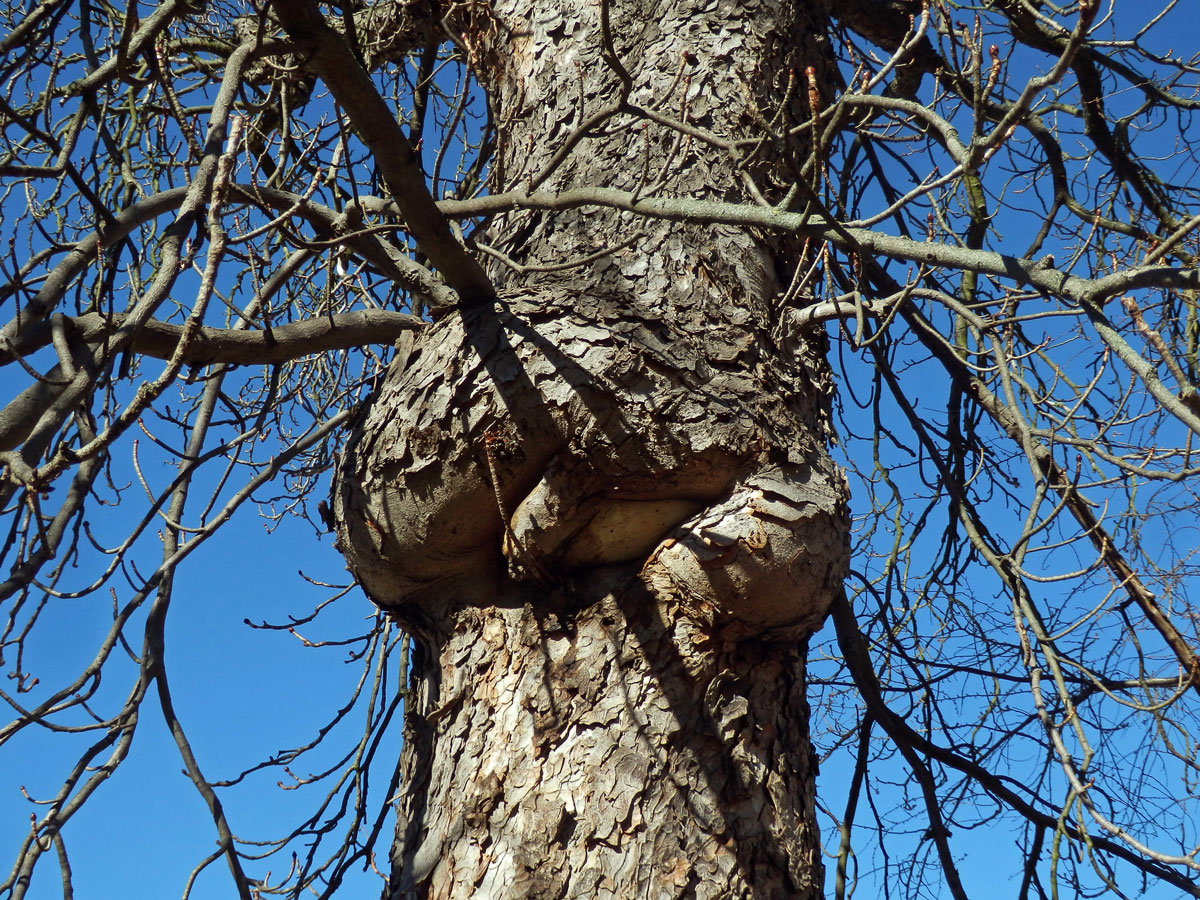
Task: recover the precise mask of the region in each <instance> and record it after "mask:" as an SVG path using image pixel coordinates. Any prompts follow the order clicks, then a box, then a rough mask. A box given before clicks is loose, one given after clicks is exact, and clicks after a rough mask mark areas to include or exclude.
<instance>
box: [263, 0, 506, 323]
mask: <svg viewBox="0 0 1200 900" xmlns="http://www.w3.org/2000/svg"><path fill="white" fill-rule="evenodd" d="M272 7H273V9H274V10H275V14H276V15H277V16H278V17H279V21H280V23H281V24H282V25H283V28H284V30H285V31H286V32H287V34H288V36H289V37H291V38H292V40H294V41H296V42H297V43H299V44H301V45H303V46H304V47H307V48H308V49H309V50H310V51H311V52H312V57H311V63H312V66H313V68H314V69H315V70H316V71H317V72H318V73H319V74H320V76H321V79H322V80H323V81H324V82H325V83H326V84H327V85H328V86H329V90H330V91H331V92H332V93H333V96H334V98H335V99H336V100H337V102H338V103H339V104H340V105H341V107H342V108H343V109H344V110H345V111H346V114H347V115H348V116H349V117H350V121H351V123H352V124H353V125H354V129H355V131H356V132H357V133H358V136H359V138H360V139H361V140H362V142H363V143H364V144H365V145H366V146H367V148H368V149H369V150H370V151H371V153H372V156H373V158H374V160H375V163H376V165H378V166H379V171H380V173H381V174H382V175H383V177H384V178H385V179H386V180H387V184H388V188H389V189H390V191H391V194H392V199H393V200H394V201H395V203H396V206H397V207H398V208H399V210H400V213H401V215H403V216H404V222H405V225H406V226H407V227H408V231H409V233H410V234H411V235H412V236H413V238H415V239H416V241H417V245H418V246H419V247H420V248H421V252H423V253H424V254H425V255H426V256H427V257H429V260H430V261H431V262H432V263H433V264H434V266H435V267H437V269H438V271H439V272H441V274H442V277H443V278H445V279H446V281H447V282H448V283H449V284H450V286H451V287H453V288H454V289H455V290H456V291H458V295H459V299H460V301H461V302H463V303H466V304H469V303H473V302H478V301H480V300H483V299H486V298H489V297H491V296H493V295H494V293H495V291H494V289H493V288H492V285H491V282H490V281H489V280H488V277H487V275H485V274H484V272H483V269H482V268H481V267H480V265H479V263H477V262H476V261H475V260H474V259H473V258H472V257H471V256H470V255H469V254H468V253H467V251H466V249H465V248H464V247H463V246H462V244H460V243H459V242H458V241H457V240H455V239H454V236H453V235H452V234H451V233H450V226H449V224H448V223H447V222H446V219H445V217H444V216H443V215H442V213H441V212H440V211H439V210H438V207H437V204H436V203H434V201H433V198H432V197H431V196H430V195H429V190H428V188H427V187H426V185H425V175H424V173H423V172H422V171H421V165H420V160H419V158H418V157H417V155H416V153H415V152H414V151H413V148H412V145H411V144H409V142H408V138H407V137H406V136H405V134H404V131H403V130H402V129H401V128H400V124H399V123H398V122H397V121H396V111H395V110H393V109H391V108H389V107H388V105H387V102H386V101H385V100H384V99H383V97H382V96H380V94H379V91H378V90H377V89H376V88H375V83H374V82H373V81H372V80H371V77H370V76H369V75H368V74H367V73H366V72H365V71H363V68H362V66H361V65H359V63H358V60H357V59H355V58H354V53H353V52H352V51H351V50H350V48H349V47H348V46H346V42H345V40H343V38H342V36H341V35H340V34H338V33H337V31H335V30H334V29H333V28H332V27H331V26H330V25H329V23H328V22H326V21H325V17H324V16H322V15H321V12H320V10H319V9H318V8H317V4H316V3H314V2H312V0H286V2H283V0H275V2H274V3H272Z"/></svg>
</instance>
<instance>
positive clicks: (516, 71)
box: [334, 0, 848, 898]
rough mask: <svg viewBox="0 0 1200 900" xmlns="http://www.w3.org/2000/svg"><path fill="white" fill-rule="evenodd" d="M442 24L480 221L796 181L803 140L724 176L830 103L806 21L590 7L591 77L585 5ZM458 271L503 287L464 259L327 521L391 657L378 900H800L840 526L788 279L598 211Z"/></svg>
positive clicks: (379, 403) (513, 242) (812, 341)
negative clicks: (393, 786) (614, 199)
mask: <svg viewBox="0 0 1200 900" xmlns="http://www.w3.org/2000/svg"><path fill="white" fill-rule="evenodd" d="M464 8H465V9H467V10H469V11H470V13H471V17H470V18H469V19H466V20H464V21H463V23H462V25H461V28H462V33H463V35H464V44H465V46H466V47H467V48H468V49H469V50H470V52H471V53H472V54H473V55H474V57H475V59H474V61H475V63H476V65H477V66H478V67H479V69H480V71H481V74H482V77H483V78H484V79H485V81H486V84H487V87H488V89H489V92H490V95H491V97H492V101H493V103H494V106H495V111H496V113H497V115H498V121H499V122H500V123H501V125H502V132H501V140H500V144H499V146H498V148H497V159H496V162H495V164H494V170H493V179H494V186H495V189H496V190H502V189H504V188H505V187H506V186H511V185H519V184H522V183H526V184H527V183H530V182H531V181H533V182H537V183H538V184H539V185H544V186H546V187H548V188H551V189H564V188H567V187H571V186H578V185H604V186H612V187H618V188H622V189H626V190H637V191H650V192H655V193H658V194H662V195H668V196H684V197H694V198H701V199H725V200H735V201H745V200H746V199H747V197H748V194H747V189H746V188H745V186H744V179H743V176H748V177H750V178H753V179H754V181H755V182H756V183H757V184H758V185H759V189H760V190H761V191H762V192H763V194H764V195H766V196H767V197H768V199H771V200H772V201H774V200H777V199H778V198H779V197H781V196H782V194H783V191H784V190H785V188H786V186H787V185H788V184H790V183H792V182H793V181H794V179H796V178H799V177H807V178H811V173H802V172H800V171H799V163H798V162H797V161H798V160H802V159H804V158H805V156H804V155H803V154H802V151H804V150H805V149H806V148H805V136H804V132H803V129H802V130H801V131H800V132H799V134H800V136H798V137H786V136H785V137H781V138H780V139H779V140H775V141H759V142H758V143H757V144H755V143H753V139H757V138H762V137H763V136H764V135H765V133H766V131H767V124H768V123H774V125H773V126H772V127H773V129H774V130H775V131H776V132H780V133H782V132H784V131H785V130H786V127H787V126H789V125H793V124H796V123H802V122H803V121H805V120H806V119H807V117H808V113H807V107H806V98H805V91H804V89H802V88H801V82H800V81H799V80H798V79H799V78H800V77H801V76H800V75H799V74H798V73H802V72H804V69H805V67H806V66H813V67H814V68H815V69H816V70H817V71H818V72H819V73H822V75H824V73H826V72H828V71H831V70H830V69H829V67H828V64H827V63H826V62H825V60H827V59H828V58H829V54H828V50H827V49H826V48H825V47H824V46H823V45H822V43H821V41H822V40H823V36H824V35H825V34H826V29H825V27H824V23H823V22H821V21H817V20H815V19H814V18H813V16H814V13H812V12H811V9H810V6H809V5H808V4H799V5H793V4H788V3H782V4H780V3H772V2H755V0H744V2H739V3H732V2H729V0H684V2H673V3H661V4H655V3H644V4H635V3H632V2H627V3H626V2H616V3H613V4H612V6H611V9H610V10H609V14H610V17H611V21H610V26H611V27H610V34H611V36H612V43H611V47H608V48H607V49H606V45H608V41H607V40H606V37H605V35H604V33H603V29H602V25H601V18H600V6H599V5H598V4H595V3H577V2H574V0H569V2H568V0H563V2H561V3H553V2H550V3H543V2H538V3H536V4H535V3H531V2H529V0H500V2H496V3H494V4H493V5H491V6H490V7H486V6H484V5H482V4H479V5H475V4H472V5H470V6H468V7H464ZM613 53H615V55H616V60H617V62H616V64H614V61H613V56H612V54H613ZM623 76H627V79H626V78H624V77H623ZM789 83H790V84H791V85H792V86H791V88H790V89H789ZM604 109H610V110H613V111H614V114H613V115H612V116H610V117H608V118H602V119H600V120H599V121H595V122H594V123H593V127H592V128H591V129H590V130H589V131H588V132H587V133H586V135H584V136H583V137H582V139H581V140H579V141H578V142H577V143H576V144H574V145H573V150H572V152H571V153H570V154H568V155H566V156H565V158H563V159H561V160H558V161H555V162H554V164H551V163H552V160H554V159H555V154H556V153H559V152H560V151H562V150H563V148H564V147H565V146H571V143H570V140H571V136H572V135H576V134H577V132H578V129H579V127H580V125H581V124H582V123H583V122H585V121H588V120H589V118H591V117H594V116H595V114H596V113H597V112H598V111H601V110H604ZM637 110H643V111H647V110H648V111H652V112H656V113H659V114H661V116H660V118H661V117H670V118H671V119H675V120H679V121H685V122H686V123H687V125H688V126H689V127H691V128H694V129H703V130H704V131H705V132H711V133H714V134H716V135H719V136H720V137H721V138H722V139H724V140H727V141H746V142H747V143H746V144H745V152H744V153H741V156H740V158H737V157H735V156H734V155H733V154H731V153H729V152H727V151H726V150H721V149H717V148H714V147H713V146H711V143H708V142H705V141H704V140H700V139H698V138H696V137H695V136H689V135H686V134H682V133H680V131H679V130H678V129H672V128H670V127H666V126H665V125H663V124H661V122H651V123H650V124H649V125H647V126H645V127H643V123H644V122H646V121H647V119H646V117H645V116H644V115H640V114H638V113H637ZM738 146H739V147H741V146H742V145H738ZM739 152H740V151H739ZM482 240H483V241H485V242H486V243H487V244H488V245H489V246H490V247H491V248H493V249H494V250H495V251H498V252H499V253H500V254H503V255H504V256H506V257H507V258H508V260H510V261H513V262H515V263H517V264H518V268H514V267H512V266H510V265H508V264H507V263H502V262H495V259H496V258H497V257H495V256H493V257H492V259H493V262H494V264H493V265H492V266H491V269H490V270H489V275H490V277H491V279H492V281H493V283H494V284H495V285H497V287H498V294H497V296H496V297H495V298H493V299H492V300H489V301H485V302H480V303H475V304H472V305H469V306H465V307H463V308H462V309H460V310H459V311H457V312H455V313H452V314H449V315H445V316H443V317H442V318H441V319H440V320H439V321H438V322H437V324H436V325H435V326H433V327H432V328H430V329H428V330H427V331H425V332H423V333H421V334H420V335H419V336H417V337H416V338H415V340H411V339H410V340H408V341H407V342H404V343H402V344H401V345H400V346H399V350H400V352H399V353H398V355H397V358H396V361H395V362H394V363H393V366H392V368H391V370H390V371H389V373H388V376H387V378H386V381H385V383H384V384H383V385H382V386H381V388H380V390H379V391H378V392H377V393H376V395H375V396H374V398H373V399H372V401H371V403H370V405H369V407H368V409H367V410H366V412H365V413H364V415H363V416H362V418H361V420H360V422H359V425H358V426H357V428H356V429H355V432H354V434H353V435H352V436H351V438H350V441H349V444H348V448H347V451H346V454H345V456H344V458H343V460H342V463H341V466H340V477H339V482H338V486H337V490H336V494H335V504H334V508H335V515H336V517H337V519H338V531H339V542H340V546H341V547H342V549H343V551H344V552H345V553H346V555H347V557H348V559H349V561H350V564H351V566H352V568H353V569H354V571H355V572H356V574H357V575H358V577H359V579H360V581H361V582H362V584H363V586H364V587H365V588H366V590H367V591H368V593H369V594H370V595H371V597H372V598H373V599H374V600H375V602H376V603H378V604H379V605H380V606H381V607H383V608H384V609H386V610H388V611H389V612H390V613H391V614H392V615H393V616H394V617H395V618H396V619H397V620H398V621H400V622H401V623H402V624H403V625H404V626H405V627H406V628H408V629H409V630H410V632H412V633H413V634H414V635H415V636H417V637H418V638H419V640H420V645H421V647H420V652H419V653H418V654H417V659H416V662H415V664H414V679H415V682H416V683H417V685H418V688H419V689H418V690H417V691H416V692H415V694H414V696H413V697H412V699H411V700H410V703H409V709H408V710H407V724H406V734H405V743H404V749H403V753H404V760H403V764H404V767H405V774H406V778H405V784H404V787H403V791H402V793H401V795H400V797H399V798H398V801H397V803H398V811H399V812H398V826H397V840H396V845H395V848H394V855H393V860H392V866H393V867H392V880H391V884H390V888H389V891H390V894H391V897H393V898H401V897H438V898H441V897H488V898H517V897H521V898H524V897H537V898H551V897H554V898H559V897H588V898H591V897H620V898H633V897H636V898H660V897H661V898H666V897H722V898H740V897H754V898H774V897H779V898H783V897H787V898H804V897H814V898H815V897H817V896H820V895H821V892H822V881H823V875H822V865H821V859H820V847H819V842H818V834H817V826H816V819H815V814H814V808H813V805H814V776H815V762H814V759H813V755H812V750H811V746H810V743H809V739H808V707H807V704H806V701H805V663H804V656H805V645H806V641H807V638H808V636H809V635H810V634H811V633H812V632H813V631H814V630H815V629H816V628H817V627H819V625H820V624H821V622H822V620H823V619H824V617H825V614H826V611H827V609H828V607H829V604H830V602H831V600H832V598H833V597H834V596H835V594H836V592H837V591H838V590H839V589H840V584H841V581H842V579H843V577H844V575H845V572H846V567H847V533H848V521H847V513H846V507H845V500H846V489H845V482H844V480H843V479H842V477H841V475H840V473H839V472H838V470H837V468H836V466H834V465H833V463H832V462H831V460H830V458H829V455H828V453H827V451H826V441H827V439H828V437H829V424H828V422H829V397H830V389H831V385H830V381H829V374H828V371H827V369H826V366H825V363H824V360H823V354H824V345H823V342H822V340H821V338H820V337H819V335H814V334H804V333H790V332H789V330H788V326H787V324H786V323H787V321H788V318H787V317H786V316H785V315H783V310H782V309H780V308H779V302H778V298H779V297H780V295H781V294H782V292H783V287H784V286H785V285H786V283H787V280H788V279H790V278H791V273H792V271H793V269H794V267H795V266H796V265H797V264H799V263H800V262H801V261H802V259H803V256H804V248H803V247H802V246H800V245H798V244H797V243H796V242H795V241H794V240H793V239H791V238H787V237H778V236H768V235H764V234H756V233H752V232H749V231H745V230H737V229H733V228H728V227H709V228H701V227H696V226H684V225H679V224H677V223H671V222H646V221H638V220H636V219H634V218H633V217H631V216H629V215H628V214H622V213H619V212H604V211H601V212H592V211H588V212H585V211H574V212H566V213H563V212H555V213H547V212H538V211H532V212H531V211H525V212H519V213H514V214H511V215H507V216H505V217H502V218H499V219H497V220H496V221H494V222H493V223H491V225H490V228H489V230H488V232H487V235H486V236H485V237H484V238H482ZM605 248H613V252H612V253H610V254H608V255H604V256H602V257H600V258H599V259H595V258H594V257H595V256H596V254H597V251H600V250H603V249H605ZM584 257H592V258H593V261H591V262H588V263H586V264H585V265H581V266H577V267H573V268H567V269H557V270H555V271H544V268H545V267H547V266H551V265H556V264H561V263H565V262H570V261H571V260H573V259H580V258H584ZM539 267H540V268H541V269H543V270H542V271H539ZM406 337H407V336H406Z"/></svg>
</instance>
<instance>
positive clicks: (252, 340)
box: [24, 309, 426, 366]
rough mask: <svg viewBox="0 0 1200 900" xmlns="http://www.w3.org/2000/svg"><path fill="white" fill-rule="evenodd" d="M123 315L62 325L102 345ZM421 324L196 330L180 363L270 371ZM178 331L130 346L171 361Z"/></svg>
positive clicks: (360, 318) (382, 340)
mask: <svg viewBox="0 0 1200 900" xmlns="http://www.w3.org/2000/svg"><path fill="white" fill-rule="evenodd" d="M125 318H126V317H125V316H124V315H112V316H106V315H101V314H100V313H87V314H86V315H82V316H75V317H69V316H68V317H64V324H66V326H67V327H68V328H73V329H74V330H75V332H76V333H77V334H78V335H79V336H80V337H81V338H83V340H85V341H87V342H88V343H89V344H95V343H99V342H101V341H103V340H104V339H105V337H107V336H108V335H109V334H112V333H114V332H116V331H117V330H118V329H119V328H120V327H121V325H122V324H123V322H124V320H125ZM425 324H426V323H425V322H424V321H423V320H421V319H419V318H417V317H416V316H410V315H406V314H405V313H399V312H392V311H390V310H385V309H362V310H356V311H355V312H348V313H338V314H337V315H331V316H318V317H316V318H312V319H303V320H302V321H299V322H289V323H288V324H286V325H279V326H277V327H275V328H272V329H270V330H269V331H266V330H263V331H244V330H241V329H233V328H200V329H199V330H198V331H197V332H196V333H195V334H194V335H193V336H192V338H191V341H190V343H189V344H188V347H187V350H186V352H185V353H184V357H183V362H184V363H185V364H186V365H189V366H202V365H210V364H228V365H244V366H252V365H270V364H273V363H283V362H290V361H291V360H293V359H299V358H300V357H302V356H308V355H310V354H313V353H323V352H325V351H327V350H345V349H348V348H350V347H357V346H360V345H362V344H388V343H392V342H393V341H395V340H396V339H397V338H398V337H400V335H401V334H403V333H404V332H405V331H412V330H413V329H417V328H422V327H424V326H425ZM183 331H184V327H183V326H182V325H171V324H168V323H167V322H160V321H158V320H151V321H149V322H147V323H146V324H145V325H143V326H142V327H141V328H140V329H138V331H137V332H136V333H135V334H134V335H133V338H132V339H131V340H130V342H129V344H128V346H129V348H130V349H131V350H133V351H134V352H136V353H140V354H142V355H143V356H152V357H155V358H156V359H170V358H171V356H172V354H174V352H175V348H176V347H177V346H178V344H179V340H180V338H181V337H182V336H183ZM28 340H29V341H30V342H35V341H36V343H33V345H32V346H31V345H30V344H26V346H25V348H24V349H25V350H26V351H29V350H36V349H38V348H40V347H44V346H46V345H47V344H49V343H50V340H51V327H50V324H49V323H46V324H45V325H44V327H41V328H39V329H37V330H35V331H33V332H31V333H30V334H29V336H28Z"/></svg>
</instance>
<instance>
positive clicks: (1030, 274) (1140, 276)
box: [364, 187, 1200, 303]
mask: <svg viewBox="0 0 1200 900" xmlns="http://www.w3.org/2000/svg"><path fill="white" fill-rule="evenodd" d="M364 205H365V207H366V208H368V209H370V210H372V211H374V210H376V209H379V210H381V211H385V210H387V209H389V208H390V204H380V203H379V201H378V200H376V201H374V202H372V201H369V200H367V199H366V198H364ZM438 206H439V208H440V209H441V210H442V211H443V212H444V213H445V214H446V215H448V216H450V217H452V218H457V217H468V216H479V215H486V214H489V213H500V212H506V211H508V210H512V209H553V210H564V209H578V208H582V207H588V206H596V207H604V208H608V209H620V210H627V211H629V212H633V213H637V214H638V215H642V216H646V217H647V218H651V219H668V220H671V221H676V222H692V223H696V224H709V225H736V226H740V227H744V228H764V229H767V230H770V231H783V232H788V233H791V234H802V235H805V236H808V237H812V238H815V239H817V240H825V241H829V242H830V243H832V244H834V245H836V246H838V247H841V248H843V249H845V250H851V251H854V252H863V253H866V254H868V255H870V256H874V257H889V258H891V259H902V260H908V261H910V262H919V263H924V264H926V265H929V266H935V267H939V268H948V269H958V270H960V271H967V272H976V273H978V274H980V275H992V276H995V277H997V278H1007V279H1010V280H1012V281H1013V282H1014V283H1016V284H1018V285H1032V286H1033V287H1036V288H1037V289H1038V290H1040V291H1043V292H1044V293H1046V294H1049V295H1051V296H1057V297H1065V298H1067V299H1068V300H1072V301H1074V302H1077V303H1082V302H1091V303H1103V302H1104V301H1105V300H1107V299H1109V298H1111V297H1113V296H1115V295H1116V294H1117V293H1120V292H1121V291H1123V290H1126V289H1128V287H1129V286H1130V285H1131V284H1132V285H1133V286H1136V287H1140V288H1148V287H1170V288H1200V270H1197V269H1184V268H1173V267H1170V266H1153V267H1148V268H1146V269H1141V270H1138V271H1137V272H1136V274H1135V275H1133V276H1128V277H1125V276H1122V277H1121V278H1119V279H1118V278H1117V277H1116V276H1112V275H1110V276H1107V277H1105V278H1101V279H1088V278H1080V277H1079V276H1077V275H1071V274H1069V273H1067V272H1063V271H1061V270H1059V269H1055V268H1054V267H1053V266H1048V265H1046V264H1045V263H1044V262H1042V261H1035V260H1032V259H1025V258H1022V257H1018V256H1010V255H1008V254H1006V253H995V252H992V251H990V250H972V249H969V248H967V247H960V246H956V245H953V244H936V243H932V242H929V241H915V240H912V239H911V238H906V237H898V236H896V235H890V234H882V233H880V232H878V231H872V230H870V229H866V228H846V227H843V226H842V225H840V224H839V223H837V222H836V221H835V220H833V219H831V218H829V217H827V216H823V215H821V214H820V213H816V214H813V213H806V212H784V211H781V210H779V209H778V208H776V207H769V206H751V205H749V204H743V203H724V202H721V201H719V200H692V199H689V198H686V197H641V198H639V197H637V196H636V195H634V194H633V193H632V192H630V191H621V190H615V189H613V188H601V187H580V188H573V189H571V190H567V191H563V192H561V193H553V192H549V191H535V192H533V193H527V192H526V191H524V190H515V191H509V192H507V193H504V194H493V195H491V196H487V197H476V198H474V199H471V200H446V201H443V202H442V203H440V204H438Z"/></svg>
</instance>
